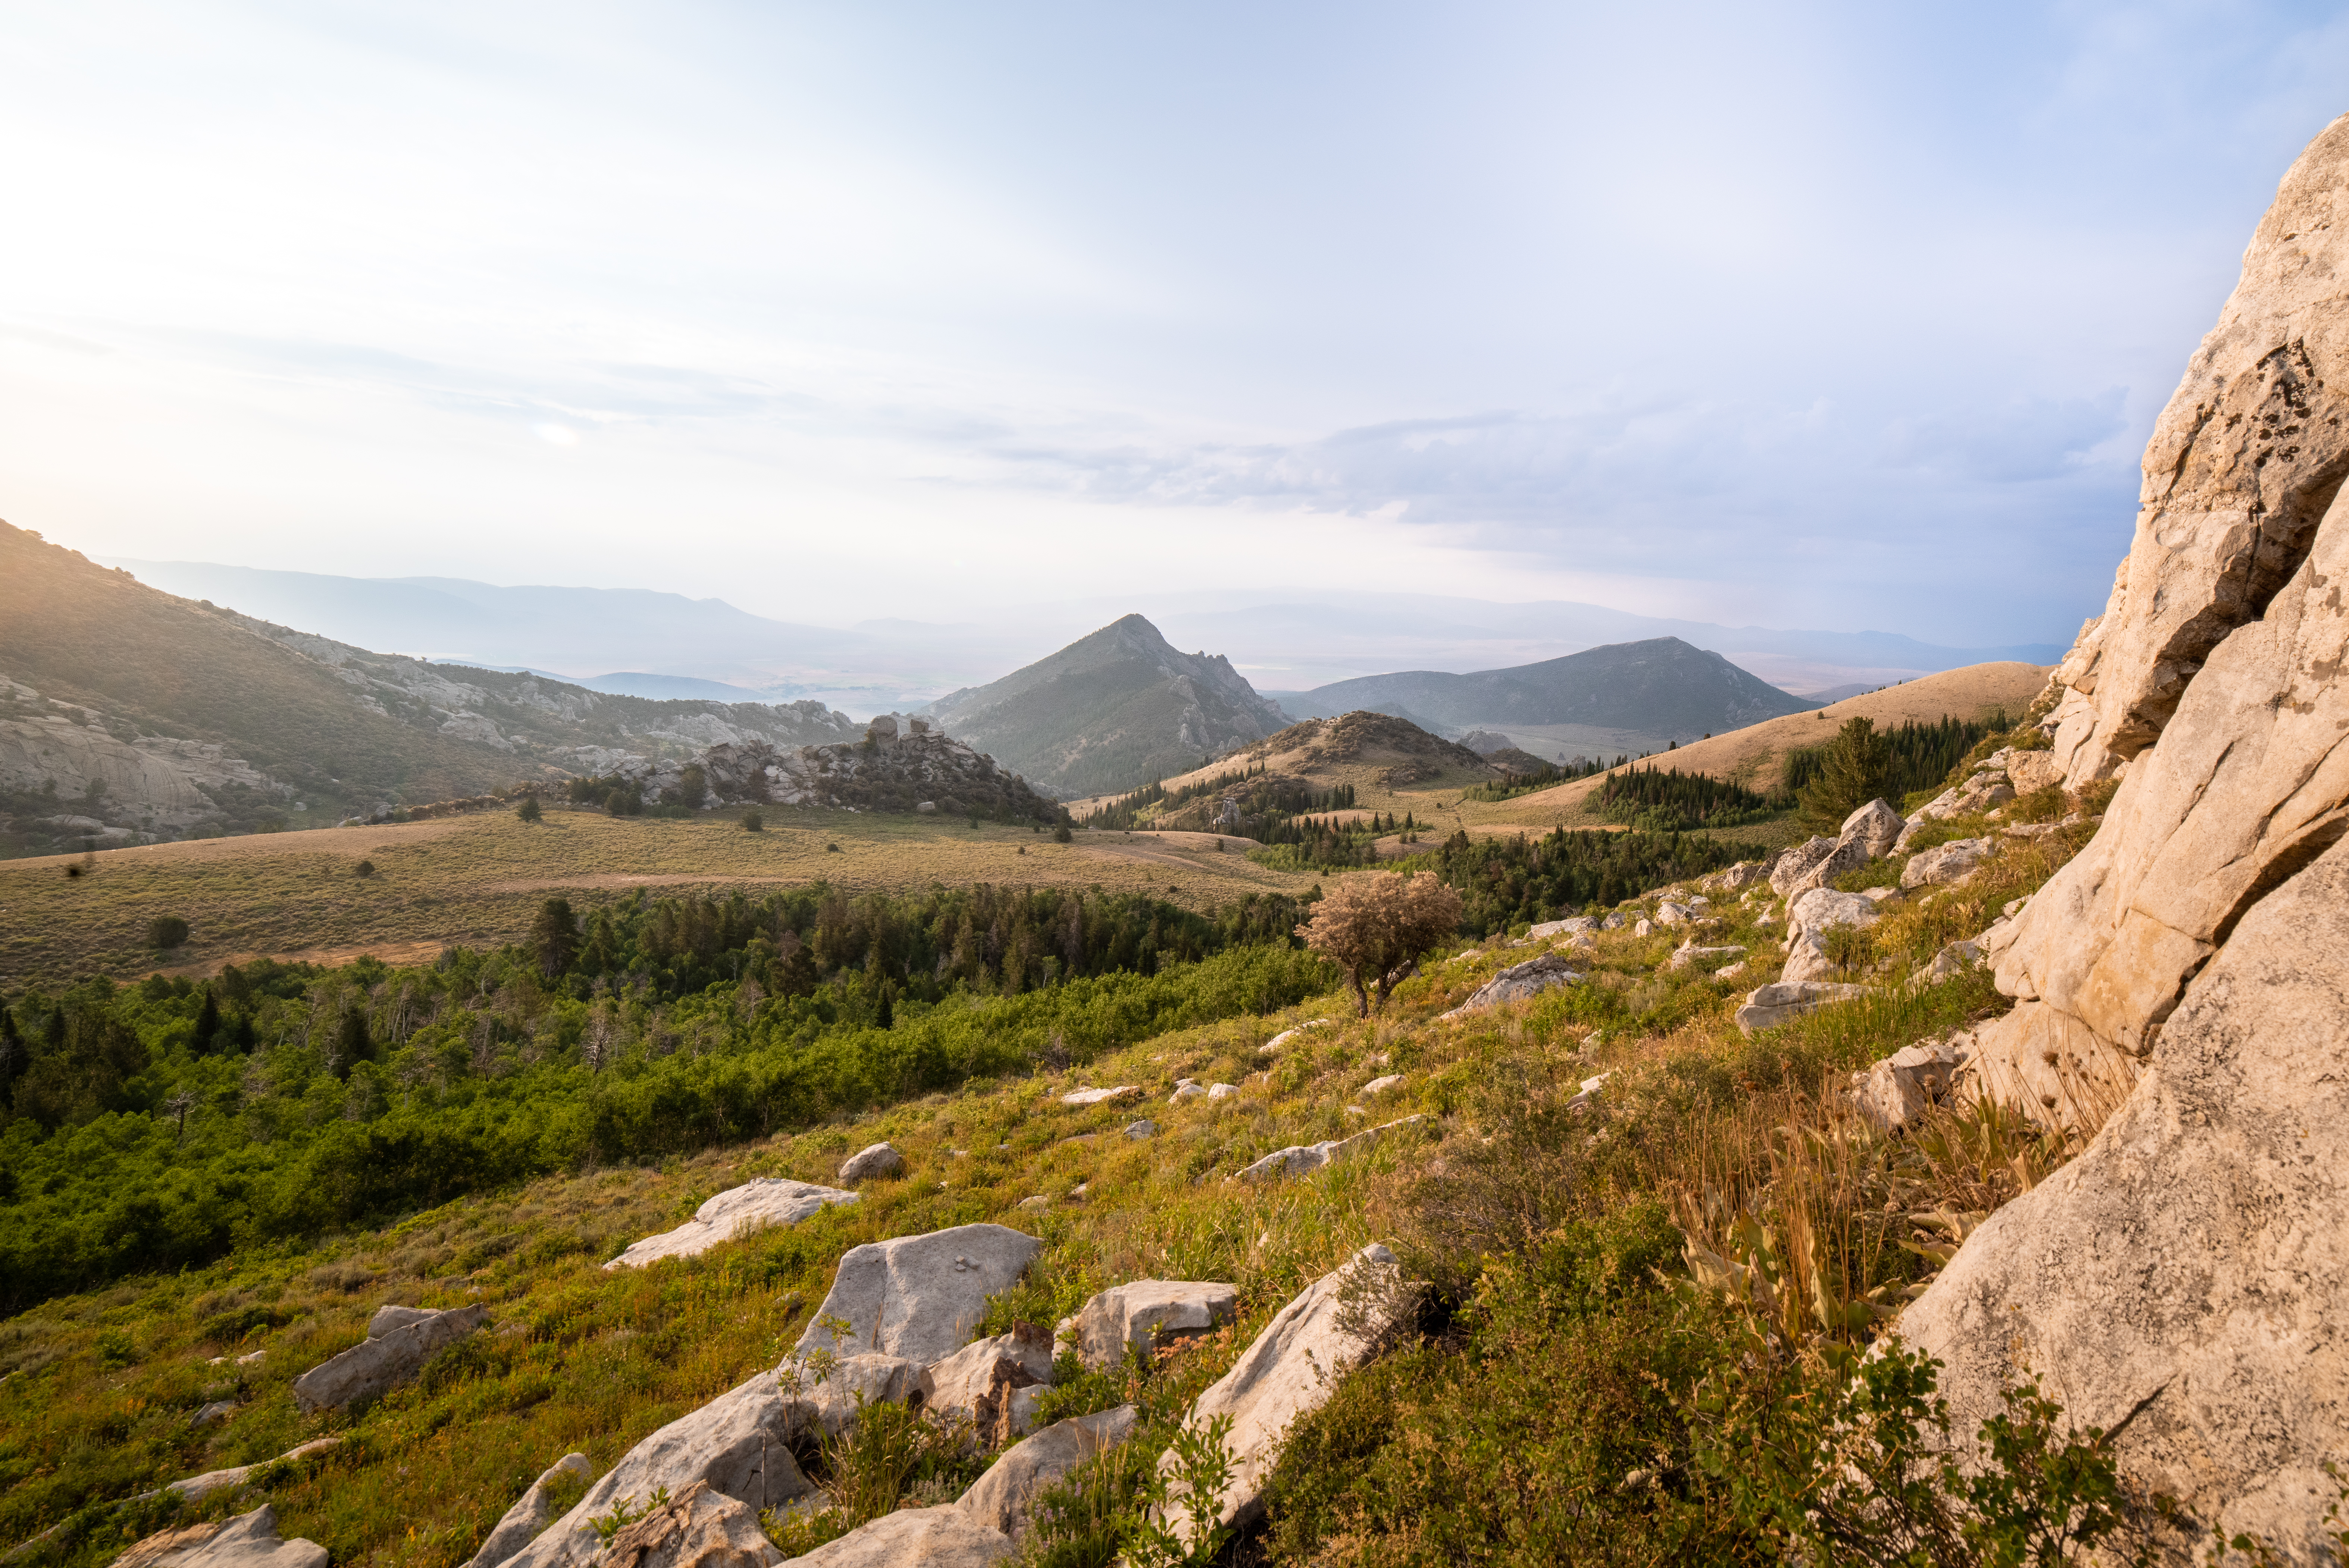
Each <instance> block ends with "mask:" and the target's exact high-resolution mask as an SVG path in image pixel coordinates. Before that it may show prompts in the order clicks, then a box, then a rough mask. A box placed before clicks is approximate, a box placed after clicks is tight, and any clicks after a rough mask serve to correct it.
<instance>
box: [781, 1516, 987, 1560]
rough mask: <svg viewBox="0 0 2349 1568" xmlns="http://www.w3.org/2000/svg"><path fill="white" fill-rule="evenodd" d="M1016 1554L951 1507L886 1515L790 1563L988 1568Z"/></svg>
mask: <svg viewBox="0 0 2349 1568" xmlns="http://www.w3.org/2000/svg"><path fill="white" fill-rule="evenodd" d="M1012 1550H1013V1548H1012V1545H1011V1538H1010V1537H1009V1536H1008V1535H1006V1534H1004V1533H1003V1532H1001V1531H999V1530H997V1529H995V1528H993V1527H992V1526H990V1525H987V1524H982V1523H980V1522H979V1521H978V1520H977V1519H975V1518H973V1517H972V1516H971V1515H970V1514H968V1513H966V1512H964V1511H963V1510H962V1506H961V1505H960V1504H959V1503H952V1502H949V1503H944V1504H941V1505H940V1506H938V1507H936V1508H901V1509H899V1510H898V1511H896V1512H895V1513H885V1514H883V1515H882V1516H881V1517H880V1518H878V1519H876V1520H874V1521H872V1522H871V1523H869V1524H860V1525H858V1526H857V1527H856V1528H855V1529H854V1530H852V1531H850V1532H848V1533H847V1534H845V1535H843V1536H842V1537H841V1538H840V1539H839V1540H837V1541H827V1542H824V1543H823V1545H822V1546H819V1547H817V1548H816V1549H815V1550H814V1551H812V1552H808V1553H807V1554H806V1555H805V1556H802V1557H794V1558H792V1560H791V1561H792V1568H987V1564H988V1563H1000V1562H1001V1561H1003V1559H1005V1558H1007V1557H1009V1556H1010V1555H1011V1553H1012Z"/></svg>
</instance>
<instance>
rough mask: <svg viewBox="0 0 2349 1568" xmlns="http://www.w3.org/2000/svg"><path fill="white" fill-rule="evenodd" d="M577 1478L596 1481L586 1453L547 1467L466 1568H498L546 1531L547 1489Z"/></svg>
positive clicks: (548, 1510)
mask: <svg viewBox="0 0 2349 1568" xmlns="http://www.w3.org/2000/svg"><path fill="white" fill-rule="evenodd" d="M565 1475H574V1476H577V1477H578V1478H579V1479H580V1480H583V1481H586V1480H594V1479H595V1466H594V1465H592V1464H590V1463H588V1462H587V1456H586V1455H585V1454H565V1455H564V1456H563V1457H562V1458H561V1459H557V1460H555V1461H554V1464H552V1465H550V1466H548V1467H547V1469H546V1470H545V1471H544V1473H543V1474H542V1475H540V1477H539V1478H538V1479H537V1480H534V1481H533V1482H531V1483H530V1490H527V1491H525V1492H523V1494H522V1500H521V1501H518V1502H516V1503H515V1504H514V1505H513V1506H512V1508H510V1509H508V1510H506V1512H505V1517H504V1518H502V1519H501V1520H499V1521H498V1522H497V1524H496V1526H495V1527H494V1528H493V1529H492V1530H491V1532H490V1533H489V1535H488V1536H487V1537H486V1538H485V1539H484V1540H483V1541H482V1542H481V1550H480V1551H478V1552H474V1553H473V1555H472V1556H471V1558H470V1559H469V1560H467V1562H466V1563H465V1568H498V1565H499V1564H500V1563H503V1562H505V1560H506V1559H507V1558H509V1557H512V1556H513V1555H514V1554H515V1553H516V1552H520V1551H521V1550H522V1549H523V1547H525V1546H528V1545H529V1544H530V1543H531V1540H532V1538H533V1537H534V1536H536V1535H537V1534H538V1532H540V1531H542V1530H544V1529H545V1528H546V1518H547V1515H548V1513H549V1512H551V1511H552V1510H551V1508H550V1506H549V1504H548V1501H547V1495H546V1494H547V1489H548V1488H549V1487H550V1486H552V1485H553V1484H554V1480H555V1478H557V1477H558V1476H565Z"/></svg>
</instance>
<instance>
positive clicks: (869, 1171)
mask: <svg viewBox="0 0 2349 1568" xmlns="http://www.w3.org/2000/svg"><path fill="white" fill-rule="evenodd" d="M903 1175H905V1156H904V1155H902V1154H899V1153H898V1152H897V1151H896V1149H895V1148H894V1147H891V1146H889V1145H888V1144H885V1143H876V1144H874V1145H873V1146H872V1147H869V1148H861V1149H859V1150H857V1151H856V1152H855V1153H854V1154H852V1155H850V1156H849V1157H848V1158H847V1159H846V1160H845V1161H844V1162H843V1163H842V1165H841V1168H840V1179H841V1180H843V1181H844V1182H846V1183H848V1185H850V1186H851V1187H854V1186H855V1185H856V1184H857V1183H858V1182H860V1181H873V1180H877V1179H881V1178H884V1177H890V1176H903Z"/></svg>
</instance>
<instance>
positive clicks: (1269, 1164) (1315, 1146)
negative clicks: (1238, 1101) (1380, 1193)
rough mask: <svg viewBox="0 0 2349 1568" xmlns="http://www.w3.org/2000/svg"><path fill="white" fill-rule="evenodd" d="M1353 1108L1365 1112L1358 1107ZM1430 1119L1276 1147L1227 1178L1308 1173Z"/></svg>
mask: <svg viewBox="0 0 2349 1568" xmlns="http://www.w3.org/2000/svg"><path fill="white" fill-rule="evenodd" d="M1347 1108H1348V1109H1349V1110H1351V1111H1354V1113H1355V1114H1356V1115H1358V1116H1359V1115H1361V1111H1360V1110H1359V1109H1358V1108H1357V1107H1354V1106H1348V1107H1347ZM1425 1120H1427V1117H1426V1116H1424V1115H1420V1116H1405V1117H1403V1118H1402V1120H1401V1121H1396V1122H1387V1123H1385V1124H1383V1125H1382V1126H1380V1127H1366V1128H1364V1129H1363V1130H1362V1131H1361V1132H1358V1133H1356V1134H1355V1135H1354V1136H1353V1137H1340V1138H1330V1139H1328V1140H1326V1141H1324V1142H1321V1143H1309V1144H1294V1145H1291V1146H1290V1147H1288V1148H1280V1149H1275V1150H1273V1152H1272V1153H1270V1154H1268V1155H1266V1156H1265V1157H1264V1158H1262V1159H1259V1160H1257V1162H1256V1163H1255V1164H1253V1165H1250V1166H1248V1167H1247V1168H1245V1169H1241V1170H1237V1171H1234V1172H1233V1173H1232V1174H1231V1175H1229V1176H1227V1177H1226V1178H1225V1180H1226V1181H1271V1180H1274V1179H1277V1178H1279V1177H1283V1176H1304V1175H1308V1174H1309V1173H1310V1172H1313V1171H1316V1170H1319V1169H1320V1168H1322V1167H1323V1166H1325V1165H1337V1164H1339V1163H1340V1162H1341V1161H1344V1160H1347V1159H1350V1158H1353V1157H1354V1156H1356V1155H1358V1154H1361V1153H1365V1152H1367V1151H1368V1150H1369V1149H1371V1148H1372V1147H1375V1146H1376V1145H1377V1144H1378V1143H1379V1141H1380V1140H1381V1138H1383V1137H1386V1136H1387V1135H1388V1134H1389V1133H1392V1132H1394V1131H1397V1130H1398V1129H1400V1128H1402V1127H1416V1126H1418V1125H1419V1124H1420V1123H1422V1122H1423V1121H1425Z"/></svg>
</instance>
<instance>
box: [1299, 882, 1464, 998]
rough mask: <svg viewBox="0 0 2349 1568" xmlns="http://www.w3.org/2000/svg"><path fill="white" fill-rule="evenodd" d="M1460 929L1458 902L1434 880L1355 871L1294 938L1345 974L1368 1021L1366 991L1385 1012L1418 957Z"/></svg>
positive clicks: (1334, 887) (1332, 886)
mask: <svg viewBox="0 0 2349 1568" xmlns="http://www.w3.org/2000/svg"><path fill="white" fill-rule="evenodd" d="M1459 925H1460V895H1459V894H1457V893H1455V892H1454V891H1453V890H1452V889H1451V888H1447V887H1445V886H1444V884H1443V883H1441V882H1439V881H1437V880H1436V879H1435V873H1433V871H1422V872H1420V873H1419V874H1418V875H1416V876H1413V877H1403V876H1401V875H1399V874H1397V873H1395V872H1392V871H1356V872H1351V873H1349V874H1348V875H1346V876H1343V877H1339V878H1337V879H1336V880H1335V881H1334V882H1332V883H1331V884H1330V891H1329V893H1328V894H1327V895H1326V896H1325V897H1324V898H1322V900H1321V902H1320V903H1319V904H1317V905H1316V906H1314V909H1313V918H1312V919H1309V920H1308V921H1307V922H1306V923H1305V924H1303V925H1301V926H1299V927H1298V928H1297V934H1298V935H1299V936H1300V937H1302V938H1303V939H1304V940H1305V945H1306V946H1307V947H1309V948H1311V949H1312V950H1314V951H1315V952H1318V953H1319V954H1320V955H1321V956H1322V957H1324V958H1326V959H1328V960H1329V961H1330V962H1331V963H1334V964H1336V965H1337V966H1338V967H1339V968H1340V969H1341V970H1343V971H1346V983H1347V984H1348V985H1350V986H1351V987H1352V988H1353V992H1354V1001H1355V1003H1356V1005H1358V1006H1359V1007H1360V1008H1361V1012H1362V1016H1363V1017H1365V1018H1367V1017H1369V1016H1370V1012H1371V997H1370V993H1371V991H1373V990H1375V991H1376V992H1378V994H1379V1002H1378V1004H1379V1006H1380V1007H1381V1009H1383V1008H1384V1007H1385V1006H1386V1004H1387V998H1388V996H1390V995H1391V994H1392V992H1393V991H1394V988H1395V987H1396V986H1397V985H1398V984H1400V983H1401V982H1402V981H1403V979H1404V978H1405V977H1406V976H1408V975H1410V974H1411V973H1412V972H1413V971H1414V970H1415V969H1416V968H1417V967H1418V964H1419V960H1420V958H1421V956H1422V955H1423V954H1424V953H1426V952H1427V951H1428V950H1431V949H1432V948H1433V947H1434V946H1435V945H1436V943H1438V942H1440V941H1442V940H1444V938H1446V937H1448V936H1450V935H1452V934H1453V932H1454V931H1455V930H1456V929H1459Z"/></svg>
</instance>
